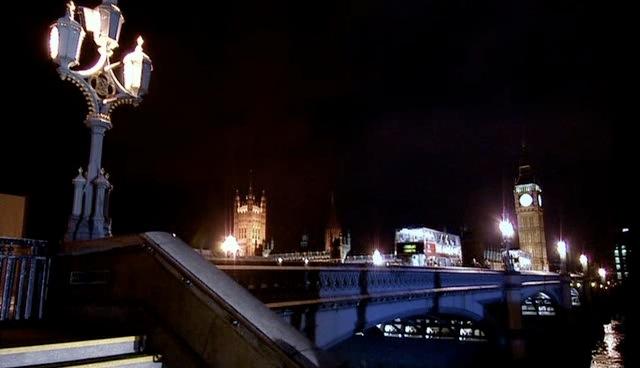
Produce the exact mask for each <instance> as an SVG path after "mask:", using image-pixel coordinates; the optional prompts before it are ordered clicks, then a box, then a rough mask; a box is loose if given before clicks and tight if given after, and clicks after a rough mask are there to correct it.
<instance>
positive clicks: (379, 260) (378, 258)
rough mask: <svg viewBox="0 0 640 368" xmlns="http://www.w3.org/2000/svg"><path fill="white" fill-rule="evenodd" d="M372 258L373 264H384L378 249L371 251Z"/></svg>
mask: <svg viewBox="0 0 640 368" xmlns="http://www.w3.org/2000/svg"><path fill="white" fill-rule="evenodd" d="M371 258H372V260H373V265H374V266H382V265H383V264H384V259H383V258H382V254H380V251H379V250H377V249H376V250H374V251H373V256H372V257H371Z"/></svg>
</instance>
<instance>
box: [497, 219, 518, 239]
mask: <svg viewBox="0 0 640 368" xmlns="http://www.w3.org/2000/svg"><path fill="white" fill-rule="evenodd" d="M498 228H499V229H500V233H501V234H502V238H503V239H511V238H513V236H514V235H515V231H514V230H513V225H512V224H511V222H510V221H509V220H507V219H503V220H502V221H500V223H499V224H498Z"/></svg>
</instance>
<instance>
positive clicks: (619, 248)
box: [613, 228, 632, 282]
mask: <svg viewBox="0 0 640 368" xmlns="http://www.w3.org/2000/svg"><path fill="white" fill-rule="evenodd" d="M630 240H631V237H630V231H629V229H628V228H624V229H622V231H621V233H620V234H619V235H618V236H617V239H616V244H615V248H614V249H613V260H614V262H615V267H616V280H618V281H619V282H625V281H627V280H628V279H629V278H630V277H631V274H630V272H631V263H632V262H631V258H632V254H631V247H630V242H629V241H630Z"/></svg>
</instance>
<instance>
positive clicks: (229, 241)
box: [222, 235, 240, 254]
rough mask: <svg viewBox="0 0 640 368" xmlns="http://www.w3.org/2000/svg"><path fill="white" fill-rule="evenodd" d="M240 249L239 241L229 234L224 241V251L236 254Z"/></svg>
mask: <svg viewBox="0 0 640 368" xmlns="http://www.w3.org/2000/svg"><path fill="white" fill-rule="evenodd" d="M238 250H240V246H239V245H238V241H237V240H236V237H235V236H233V235H229V236H227V237H226V238H225V239H224V241H223V242H222V251H224V252H225V253H233V254H236V253H237V252H238Z"/></svg>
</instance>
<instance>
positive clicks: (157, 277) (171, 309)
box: [48, 233, 330, 367]
mask: <svg viewBox="0 0 640 368" xmlns="http://www.w3.org/2000/svg"><path fill="white" fill-rule="evenodd" d="M49 294H50V298H49V301H50V304H49V309H48V311H49V317H50V319H55V320H62V321H65V322H66V323H67V324H68V325H75V326H78V325H79V324H81V325H82V326H83V327H85V328H86V327H87V326H91V325H93V326H94V327H91V328H92V329H94V330H98V329H102V330H103V331H104V330H105V329H111V330H114V331H117V330H118V329H120V331H118V332H125V330H126V329H128V331H126V332H134V333H135V332H139V333H144V334H145V335H146V336H147V344H148V346H150V347H151V349H154V350H156V351H157V352H158V353H161V354H162V355H163V361H164V362H166V364H167V366H175V367H200V366H208V367H249V366H251V367H320V366H327V365H330V363H328V362H327V361H326V359H325V358H324V354H323V353H322V352H321V351H320V350H319V349H318V348H316V347H315V346H314V345H313V344H312V343H311V342H310V341H309V340H308V339H307V338H305V337H304V336H303V335H302V334H300V333H299V332H298V331H296V330H295V329H294V328H293V327H292V326H290V325H289V324H287V322H286V321H285V320H283V319H282V318H280V317H279V316H277V315H276V314H275V313H274V312H272V311H271V310H269V309H268V308H267V307H266V306H265V305H264V304H263V303H261V302H260V301H259V300H257V299H256V298H255V297H253V296H252V295H251V294H249V292H247V291H246V290H245V289H244V288H243V287H241V286H240V285H238V284H237V283H236V282H234V281H233V280H232V279H231V278H230V277H228V276H227V275H226V274H225V273H224V272H222V271H220V270H218V269H217V268H216V267H215V266H214V265H212V264H211V263H209V262H207V261H206V260H205V259H204V258H202V257H201V256H200V255H198V254H197V253H196V252H195V251H194V250H193V249H192V248H191V247H189V246H188V245H187V244H185V243H183V242H182V241H181V240H180V239H177V238H175V237H172V236H171V235H170V234H166V233H145V234H141V235H135V236H130V237H121V238H111V239H104V240H98V241H88V242H77V243H70V244H66V245H64V246H63V254H61V255H60V256H59V257H57V258H56V260H55V263H54V264H53V270H52V281H51V286H50V293H49Z"/></svg>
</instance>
